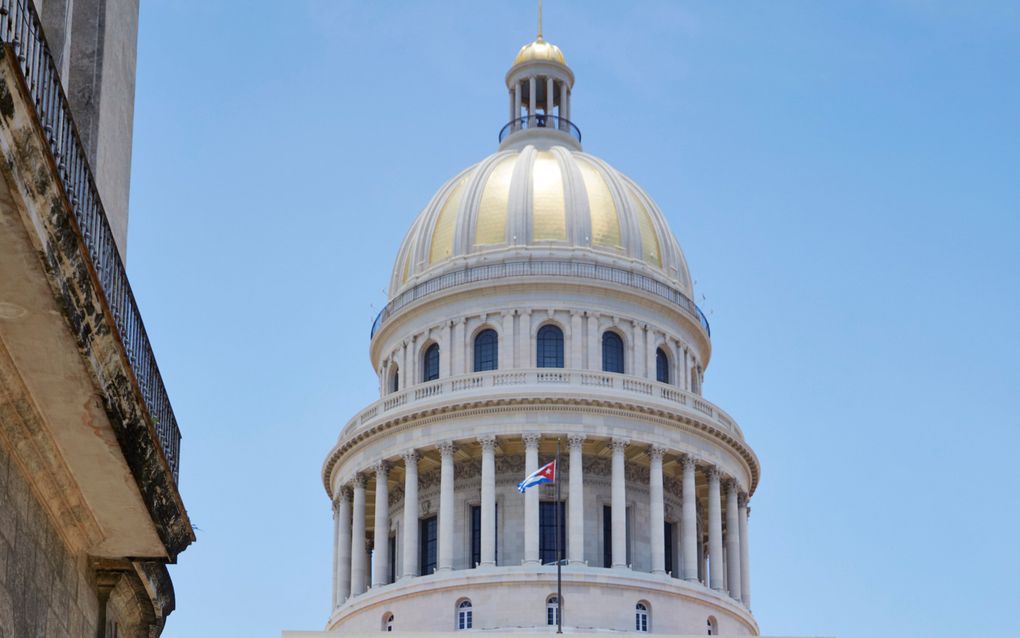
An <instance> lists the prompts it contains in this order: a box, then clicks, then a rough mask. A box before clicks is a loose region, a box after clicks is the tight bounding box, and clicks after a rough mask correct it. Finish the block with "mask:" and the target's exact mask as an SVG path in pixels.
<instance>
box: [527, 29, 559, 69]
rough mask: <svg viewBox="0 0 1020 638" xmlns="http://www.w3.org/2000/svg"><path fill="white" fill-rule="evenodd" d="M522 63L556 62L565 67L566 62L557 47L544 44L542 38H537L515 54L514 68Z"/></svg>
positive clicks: (550, 43) (547, 43)
mask: <svg viewBox="0 0 1020 638" xmlns="http://www.w3.org/2000/svg"><path fill="white" fill-rule="evenodd" d="M524 62H558V63H560V64H563V65H565V64H566V63H567V60H566V58H564V57H563V51H560V48H559V47H558V46H556V45H555V44H553V43H552V42H546V41H545V40H543V39H542V36H539V37H538V39H537V40H535V41H534V42H529V43H528V44H525V45H524V46H522V47H521V50H520V51H518V52H517V57H515V58H514V66H516V65H518V64H521V63H524Z"/></svg>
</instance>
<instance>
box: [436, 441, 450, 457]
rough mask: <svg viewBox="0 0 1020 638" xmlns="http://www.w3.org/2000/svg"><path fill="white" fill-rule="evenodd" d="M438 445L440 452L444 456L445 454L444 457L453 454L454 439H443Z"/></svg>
mask: <svg viewBox="0 0 1020 638" xmlns="http://www.w3.org/2000/svg"><path fill="white" fill-rule="evenodd" d="M436 447H438V448H439V453H440V454H441V455H442V456H444V457H445V456H449V457H452V456H453V450H454V447H453V441H443V442H442V443H440V444H439V445H438V446H436Z"/></svg>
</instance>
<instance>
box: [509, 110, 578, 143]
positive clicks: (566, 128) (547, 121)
mask: <svg viewBox="0 0 1020 638" xmlns="http://www.w3.org/2000/svg"><path fill="white" fill-rule="evenodd" d="M531 129H551V130H554V131H562V132H563V133H565V134H567V135H569V136H570V137H572V138H574V140H576V141H577V143H578V144H580V143H581V129H579V128H577V126H575V125H574V123H573V122H571V121H570V120H568V119H567V118H565V117H560V116H559V115H544V114H542V113H539V114H536V115H525V116H524V117H519V118H517V119H515V120H511V121H509V122H507V123H506V126H504V127H503V128H502V129H501V130H500V131H499V142H500V144H502V143H503V140H505V139H506V138H507V137H509V136H510V134H511V133H516V132H517V131H526V130H531Z"/></svg>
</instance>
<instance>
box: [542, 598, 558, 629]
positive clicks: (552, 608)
mask: <svg viewBox="0 0 1020 638" xmlns="http://www.w3.org/2000/svg"><path fill="white" fill-rule="evenodd" d="M545 624H547V625H558V624H560V599H559V598H557V597H556V596H550V597H549V598H548V599H546V601H545Z"/></svg>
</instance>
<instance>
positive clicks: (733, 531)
mask: <svg viewBox="0 0 1020 638" xmlns="http://www.w3.org/2000/svg"><path fill="white" fill-rule="evenodd" d="M739 494H740V488H739V486H738V485H737V482H736V480H730V481H727V482H726V572H727V573H726V583H727V585H728V586H729V590H730V597H731V598H733V599H735V600H740V588H741V585H740V506H739V505H738V504H737V500H738V498H739Z"/></svg>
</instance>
